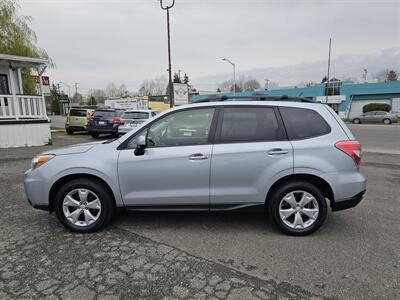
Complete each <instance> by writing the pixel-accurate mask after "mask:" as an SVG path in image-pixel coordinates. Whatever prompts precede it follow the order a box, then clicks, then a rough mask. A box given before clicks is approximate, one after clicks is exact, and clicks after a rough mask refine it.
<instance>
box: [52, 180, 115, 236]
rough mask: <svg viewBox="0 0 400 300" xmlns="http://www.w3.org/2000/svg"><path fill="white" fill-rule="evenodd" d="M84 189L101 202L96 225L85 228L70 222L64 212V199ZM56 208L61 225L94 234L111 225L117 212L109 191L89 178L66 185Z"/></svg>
mask: <svg viewBox="0 0 400 300" xmlns="http://www.w3.org/2000/svg"><path fill="white" fill-rule="evenodd" d="M82 188H84V189H88V190H90V191H93V192H94V193H95V194H96V195H97V196H98V198H99V200H100V202H101V211H100V213H99V214H100V215H99V217H98V219H97V220H96V221H95V222H94V223H92V224H90V225H87V226H84V227H82V226H78V225H75V224H73V223H71V222H70V221H68V220H67V218H66V217H65V215H64V212H63V200H64V197H65V196H66V195H67V194H68V193H69V192H71V191H73V190H74V189H82ZM54 208H55V212H56V215H57V218H58V220H59V221H60V222H61V224H63V225H64V226H65V227H66V228H68V229H69V230H71V231H75V232H80V233H87V232H94V231H97V230H100V229H102V228H104V227H105V226H106V225H107V224H108V223H110V221H111V219H112V217H113V215H114V212H115V205H114V200H113V196H112V195H110V192H109V190H108V189H107V188H106V187H105V186H104V185H103V184H102V183H101V182H98V181H96V180H92V179H88V178H78V179H74V180H72V181H69V182H67V183H66V184H64V185H63V186H62V187H61V188H60V190H59V191H58V192H57V194H56V198H55V203H54Z"/></svg>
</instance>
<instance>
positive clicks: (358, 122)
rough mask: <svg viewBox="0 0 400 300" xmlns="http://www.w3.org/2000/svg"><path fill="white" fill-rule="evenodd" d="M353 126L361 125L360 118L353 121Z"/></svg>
mask: <svg viewBox="0 0 400 300" xmlns="http://www.w3.org/2000/svg"><path fill="white" fill-rule="evenodd" d="M353 124H361V120H360V119H359V118H355V119H353Z"/></svg>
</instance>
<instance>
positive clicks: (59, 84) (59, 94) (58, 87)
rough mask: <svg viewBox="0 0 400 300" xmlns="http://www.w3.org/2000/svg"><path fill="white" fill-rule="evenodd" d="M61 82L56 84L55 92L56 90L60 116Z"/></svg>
mask: <svg viewBox="0 0 400 300" xmlns="http://www.w3.org/2000/svg"><path fill="white" fill-rule="evenodd" d="M60 86H61V82H59V83H57V90H58V109H59V110H60V115H62V114H63V112H62V109H61V102H60V100H61V88H60Z"/></svg>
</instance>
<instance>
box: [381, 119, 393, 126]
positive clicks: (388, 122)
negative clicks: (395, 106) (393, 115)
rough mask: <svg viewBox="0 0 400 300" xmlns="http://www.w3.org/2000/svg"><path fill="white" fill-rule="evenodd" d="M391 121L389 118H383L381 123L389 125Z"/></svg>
mask: <svg viewBox="0 0 400 300" xmlns="http://www.w3.org/2000/svg"><path fill="white" fill-rule="evenodd" d="M391 123H392V121H390V119H384V120H383V124H385V125H390V124H391Z"/></svg>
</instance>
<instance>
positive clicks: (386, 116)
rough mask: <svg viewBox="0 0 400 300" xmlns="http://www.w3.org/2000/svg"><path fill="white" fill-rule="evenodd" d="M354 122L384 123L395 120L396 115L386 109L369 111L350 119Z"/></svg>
mask: <svg viewBox="0 0 400 300" xmlns="http://www.w3.org/2000/svg"><path fill="white" fill-rule="evenodd" d="M351 122H352V123H354V124H361V123H383V124H386V125H389V124H392V123H393V122H397V116H396V115H395V114H392V113H388V112H386V111H369V112H366V113H363V114H362V115H359V116H357V117H354V118H352V119H351Z"/></svg>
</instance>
